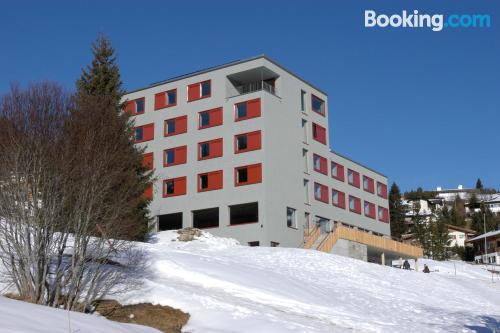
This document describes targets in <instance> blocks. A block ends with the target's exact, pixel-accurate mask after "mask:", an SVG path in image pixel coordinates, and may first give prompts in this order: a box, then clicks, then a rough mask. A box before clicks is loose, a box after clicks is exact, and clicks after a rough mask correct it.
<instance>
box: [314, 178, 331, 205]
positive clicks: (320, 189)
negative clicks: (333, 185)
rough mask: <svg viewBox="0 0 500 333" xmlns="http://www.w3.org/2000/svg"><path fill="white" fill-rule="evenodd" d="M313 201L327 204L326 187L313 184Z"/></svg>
mask: <svg viewBox="0 0 500 333" xmlns="http://www.w3.org/2000/svg"><path fill="white" fill-rule="evenodd" d="M314 199H316V200H318V201H321V202H324V203H328V187H327V186H325V185H322V184H319V183H314Z"/></svg>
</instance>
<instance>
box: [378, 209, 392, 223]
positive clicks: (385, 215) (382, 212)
mask: <svg viewBox="0 0 500 333" xmlns="http://www.w3.org/2000/svg"><path fill="white" fill-rule="evenodd" d="M378 220H379V221H380V222H385V223H389V209H387V208H385V207H380V206H378Z"/></svg>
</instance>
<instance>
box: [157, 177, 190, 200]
mask: <svg viewBox="0 0 500 333" xmlns="http://www.w3.org/2000/svg"><path fill="white" fill-rule="evenodd" d="M184 194H186V177H179V178H172V179H165V180H164V181H163V197H164V198H166V197H173V196H178V195H184Z"/></svg>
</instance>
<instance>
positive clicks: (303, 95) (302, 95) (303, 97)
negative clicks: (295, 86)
mask: <svg viewBox="0 0 500 333" xmlns="http://www.w3.org/2000/svg"><path fill="white" fill-rule="evenodd" d="M300 110H301V111H303V112H305V111H306V92H305V91H304V90H301V91H300Z"/></svg>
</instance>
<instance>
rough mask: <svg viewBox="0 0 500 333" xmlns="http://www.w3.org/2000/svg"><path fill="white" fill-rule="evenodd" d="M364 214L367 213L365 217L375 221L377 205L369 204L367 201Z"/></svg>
mask: <svg viewBox="0 0 500 333" xmlns="http://www.w3.org/2000/svg"><path fill="white" fill-rule="evenodd" d="M364 212H365V216H367V217H370V218H372V219H374V218H375V205H374V204H372V203H371V202H368V201H366V200H365V206H364Z"/></svg>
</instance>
